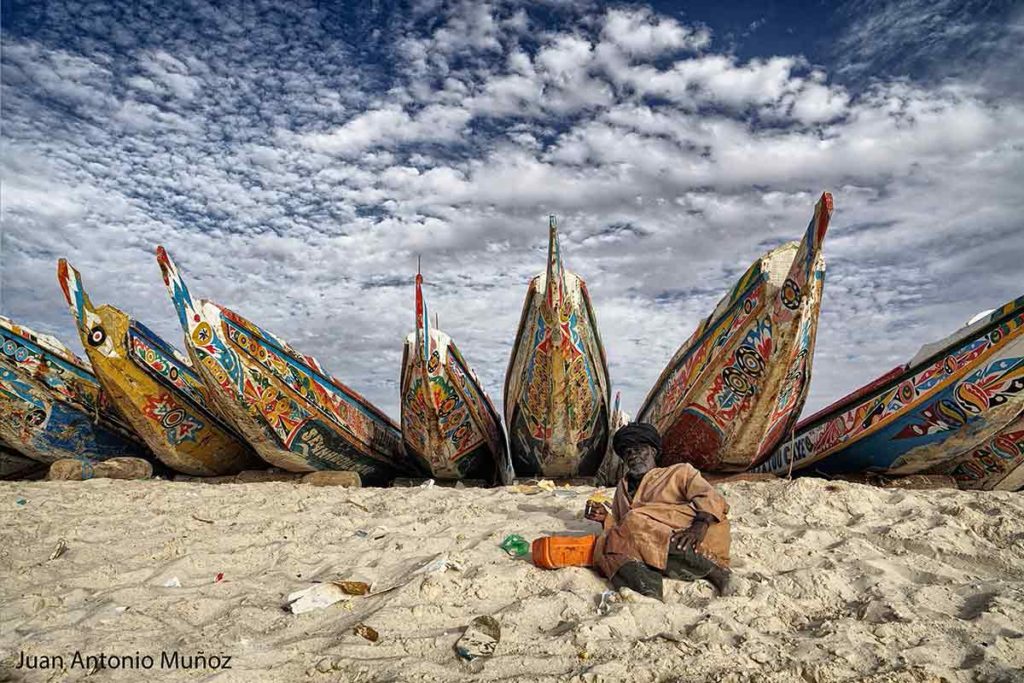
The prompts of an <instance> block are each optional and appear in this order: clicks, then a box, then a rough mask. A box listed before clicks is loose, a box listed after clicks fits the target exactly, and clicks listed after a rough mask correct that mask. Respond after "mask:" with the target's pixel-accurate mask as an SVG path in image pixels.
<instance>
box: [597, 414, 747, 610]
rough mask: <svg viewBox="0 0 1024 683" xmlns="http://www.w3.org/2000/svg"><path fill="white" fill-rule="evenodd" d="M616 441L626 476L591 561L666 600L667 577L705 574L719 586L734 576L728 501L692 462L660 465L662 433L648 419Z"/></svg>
mask: <svg viewBox="0 0 1024 683" xmlns="http://www.w3.org/2000/svg"><path fill="white" fill-rule="evenodd" d="M612 448H614V449H615V452H616V454H618V456H619V457H620V458H622V460H623V462H624V464H625V467H626V475H625V476H624V477H623V478H622V479H621V480H620V481H619V484H618V487H617V488H616V489H615V498H614V500H613V501H612V507H611V511H610V512H608V511H605V512H604V514H602V513H598V514H596V515H594V516H592V517H591V518H592V519H595V520H596V521H599V522H602V523H603V524H604V533H603V534H602V535H601V536H600V537H599V538H598V539H597V543H596V545H595V547H594V564H595V565H596V566H597V568H598V569H599V570H600V571H601V573H602V574H604V575H605V576H606V577H608V578H610V579H611V581H612V585H613V586H615V587H616V588H621V587H622V586H628V587H629V588H632V589H633V590H635V591H637V592H638V593H641V594H643V595H647V596H650V597H654V598H658V599H659V600H661V599H662V577H663V576H667V577H669V578H671V579H682V580H684V581H693V580H696V579H707V580H708V581H710V582H711V584H712V585H714V586H715V588H716V589H717V590H718V592H719V593H722V592H723V591H724V590H725V587H726V585H727V584H728V582H729V569H728V567H729V540H730V537H729V521H728V519H726V513H728V511H729V504H728V503H726V502H725V499H724V498H723V497H722V496H721V495H719V493H718V492H717V491H715V489H714V488H713V487H712V486H711V485H710V484H708V482H707V481H705V480H704V478H703V477H701V476H700V472H698V471H697V470H696V469H695V468H694V467H693V466H692V465H689V464H687V463H683V464H678V465H672V466H670V467H656V460H657V457H658V455H659V454H660V452H661V437H660V436H659V435H658V432H657V430H656V429H655V428H654V427H653V426H652V425H649V424H644V423H632V424H629V425H626V426H625V427H622V428H621V429H619V430H618V431H617V432H616V433H615V437H614V438H613V440H612Z"/></svg>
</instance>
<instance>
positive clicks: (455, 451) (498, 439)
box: [401, 273, 513, 484]
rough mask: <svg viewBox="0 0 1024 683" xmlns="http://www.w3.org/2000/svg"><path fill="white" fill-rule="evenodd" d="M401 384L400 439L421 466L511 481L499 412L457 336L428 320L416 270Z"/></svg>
mask: <svg viewBox="0 0 1024 683" xmlns="http://www.w3.org/2000/svg"><path fill="white" fill-rule="evenodd" d="M401 387H402V440H403V441H404V443H405V451H406V453H407V454H408V455H409V456H411V457H412V458H414V459H415V460H416V462H417V464H418V465H419V466H420V467H422V468H423V469H425V470H426V471H427V472H429V473H430V475H431V476H433V477H436V478H438V479H485V480H487V481H490V482H492V483H500V484H510V483H511V482H512V476H513V473H512V462H511V460H510V459H509V454H508V447H507V445H506V441H505V432H504V430H503V429H502V426H501V418H500V417H499V416H498V413H497V411H496V410H495V409H494V405H493V404H492V403H491V399H490V398H489V397H488V396H487V393H486V392H485V391H484V390H483V387H482V386H481V384H480V381H479V380H478V379H477V376H476V373H475V372H473V370H472V368H470V366H469V364H468V363H467V362H466V360H465V358H463V356H462V354H461V353H460V352H459V349H458V347H457V346H456V345H455V342H454V341H452V339H451V337H449V336H448V335H447V334H445V333H444V332H442V331H441V330H439V329H438V328H437V327H436V326H432V325H431V324H430V315H429V313H428V312H427V304H426V301H424V299H423V276H422V275H420V274H419V273H417V274H416V331H415V332H413V333H412V334H410V335H409V336H408V337H407V338H406V340H405V349H404V351H403V354H402V378H401Z"/></svg>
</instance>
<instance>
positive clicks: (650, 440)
mask: <svg viewBox="0 0 1024 683" xmlns="http://www.w3.org/2000/svg"><path fill="white" fill-rule="evenodd" d="M637 446H653V447H654V450H656V451H657V452H658V454H659V455H660V454H661V436H659V435H658V430H657V429H655V428H654V425H651V424H647V423H646V422H630V423H629V424H628V425H626V426H625V427H622V428H620V429H619V431H617V432H615V436H613V437H612V448H613V449H614V450H615V452H616V453H617V454H618V455H619V456H620V457H621V456H622V455H624V454H625V452H626V450H627V449H629V448H635V447H637Z"/></svg>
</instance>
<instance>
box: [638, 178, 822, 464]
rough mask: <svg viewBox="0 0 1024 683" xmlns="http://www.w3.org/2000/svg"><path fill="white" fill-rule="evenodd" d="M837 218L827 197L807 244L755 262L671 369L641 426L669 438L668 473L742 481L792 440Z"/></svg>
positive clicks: (648, 405) (806, 237) (666, 442)
mask: <svg viewBox="0 0 1024 683" xmlns="http://www.w3.org/2000/svg"><path fill="white" fill-rule="evenodd" d="M831 216H832V195H830V194H829V193H828V192H825V193H823V194H822V195H821V199H820V200H819V201H818V204H817V206H816V207H815V209H814V217H813V218H811V221H810V223H809V224H808V226H807V230H806V232H805V233H804V237H803V240H802V241H801V242H800V243H799V244H797V243H796V242H791V243H789V244H786V245H783V246H781V247H779V248H777V249H774V250H772V251H769V252H768V253H767V254H765V255H764V256H762V257H761V258H759V259H758V260H757V261H755V262H754V263H753V265H751V266H750V268H749V269H747V272H746V273H745V274H744V275H743V277H741V278H740V280H739V282H737V283H736V285H735V286H734V287H733V288H732V290H731V291H730V292H729V293H728V294H727V295H726V296H725V297H724V298H723V299H722V300H721V301H720V302H719V303H718V306H717V307H716V308H715V310H714V312H712V314H711V315H710V316H709V317H708V318H707V319H706V320H705V321H704V322H703V323H701V324H700V325H699V326H698V327H697V329H696V330H695V331H694V333H693V334H692V335H691V336H690V338H689V339H688V340H687V341H686V342H685V343H684V344H683V345H682V346H681V347H680V348H679V350H678V351H677V352H676V354H675V355H674V356H673V357H672V360H671V361H669V364H668V366H667V367H666V368H665V370H664V371H663V372H662V373H661V376H660V377H659V378H658V381H657V382H656V383H655V385H654V387H653V388H652V389H651V391H650V393H649V394H648V395H647V399H646V400H645V401H644V404H643V407H642V408H641V409H640V412H639V414H638V418H637V419H638V420H639V421H641V422H649V423H651V424H653V425H654V426H655V427H657V429H658V431H659V432H660V433H661V435H662V439H663V454H662V464H665V465H669V464H674V463H677V462H688V463H691V464H693V465H695V466H696V467H698V468H699V469H704V470H711V471H737V472H738V471H743V470H746V469H749V468H750V467H753V466H756V465H757V464H758V463H760V462H762V461H764V460H765V459H766V458H768V457H769V456H770V455H771V453H772V451H773V450H774V449H775V447H776V445H778V443H779V441H780V440H781V439H782V438H783V437H784V436H785V435H787V434H789V432H790V430H791V429H792V426H793V424H794V423H795V422H796V419H797V416H798V415H799V413H800V409H801V408H802V407H803V404H804V400H805V399H806V397H807V388H808V385H809V384H810V379H811V357H812V356H813V354H814V339H815V334H816V332H817V327H818V310H819V308H820V306H821V293H822V288H823V286H824V281H825V260H824V257H823V256H822V253H821V245H822V242H823V240H824V239H825V232H826V231H827V230H828V224H829V219H830V218H831Z"/></svg>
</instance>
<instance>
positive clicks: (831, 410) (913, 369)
mask: <svg viewBox="0 0 1024 683" xmlns="http://www.w3.org/2000/svg"><path fill="white" fill-rule="evenodd" d="M1017 301H1018V300H1017V299H1014V300H1013V301H1011V302H1010V303H1015V302H1017ZM1020 302H1021V303H1020V304H1019V305H1017V306H1014V307H1013V308H1011V309H1010V310H1009V312H1007V313H1005V314H1004V315H1003V316H1002V317H1000V318H997V319H996V320H994V321H990V322H989V324H987V325H985V326H984V327H980V328H978V330H977V332H976V333H975V334H973V335H971V336H970V337H967V338H966V339H960V340H958V341H956V342H954V343H953V344H950V345H949V346H945V347H943V348H941V349H939V350H938V351H936V352H935V353H933V354H932V355H931V356H928V357H927V358H925V359H923V360H921V361H920V362H918V363H917V364H915V365H912V366H911V365H909V364H906V365H904V366H903V367H900V366H896V367H894V368H893V369H892V370H889V371H888V372H887V373H883V374H882V375H879V376H878V377H876V378H875V379H873V380H872V381H870V382H868V383H867V384H865V385H864V386H863V387H861V388H860V389H855V390H853V391H852V392H850V393H849V394H847V395H846V396H845V397H842V398H840V399H839V400H838V401H836V402H835V403H832V404H830V405H828V406H825V407H824V408H822V409H821V410H819V411H817V412H815V413H813V414H812V415H811V416H810V417H807V418H805V419H803V420H800V421H799V422H798V423H797V424H796V427H795V428H794V438H796V437H798V436H800V434H801V433H803V432H807V431H810V430H812V429H814V428H815V427H817V426H819V425H820V424H822V423H823V422H828V421H829V420H828V419H826V418H834V417H835V415H836V413H840V412H846V409H848V408H849V407H850V406H852V405H854V404H856V405H860V404H861V403H866V401H861V400H860V399H862V398H865V397H866V396H868V395H870V396H871V397H876V396H879V395H881V394H883V393H885V392H886V391H888V390H890V389H892V388H893V387H895V386H896V385H898V384H900V383H902V382H904V381H905V380H906V379H908V378H909V377H910V376H912V375H914V374H916V373H917V372H920V371H921V370H923V369H924V368H925V367H926V366H928V365H932V364H934V363H935V361H936V360H938V359H939V358H940V357H942V356H948V355H949V351H950V349H953V348H960V347H963V346H967V345H968V344H970V343H973V342H975V341H977V340H978V339H980V338H982V337H984V336H986V335H988V334H989V333H990V332H991V331H992V330H993V329H994V328H996V327H998V326H999V325H1002V324H1003V323H1005V322H1007V321H1009V320H1010V319H1012V318H1014V317H1015V316H1018V315H1020V314H1022V313H1024V297H1022V298H1021V299H1020ZM1021 330H1024V320H1022V322H1021V326H1020V327H1019V328H1018V329H1017V330H1015V331H1014V332H1011V333H1010V335H1009V336H1016V335H1018V334H1020V332H1021ZM994 350H995V349H989V350H988V351H987V352H986V353H985V354H984V355H982V356H980V357H979V358H977V359H975V361H974V363H972V364H971V365H976V364H978V363H979V362H980V361H982V360H984V359H985V358H988V357H989V356H990V355H992V352H993V351H994ZM966 367H970V366H966ZM897 370H899V371H900V373H899V374H898V375H897V374H895V373H896V371H897ZM961 370H962V368H961ZM958 374H959V373H956V374H953V375H950V376H949V377H947V378H946V379H945V380H944V381H943V382H940V383H939V384H937V385H936V386H935V387H932V389H930V390H929V393H931V392H934V391H935V390H937V389H938V388H940V387H944V386H946V385H947V384H948V383H949V380H950V379H951V378H953V377H956V376H957V375H958ZM888 375H892V378H891V379H888V380H886V382H885V383H884V384H880V385H879V388H876V389H875V390H873V391H869V392H866V393H860V391H861V389H863V388H865V387H869V386H871V385H872V384H874V383H876V382H879V381H880V380H882V379H884V378H885V377H887V376H888ZM915 403H916V401H915ZM825 411H828V412H827V413H826V412H825ZM812 423H813V424H812ZM872 427H874V425H872Z"/></svg>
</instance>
